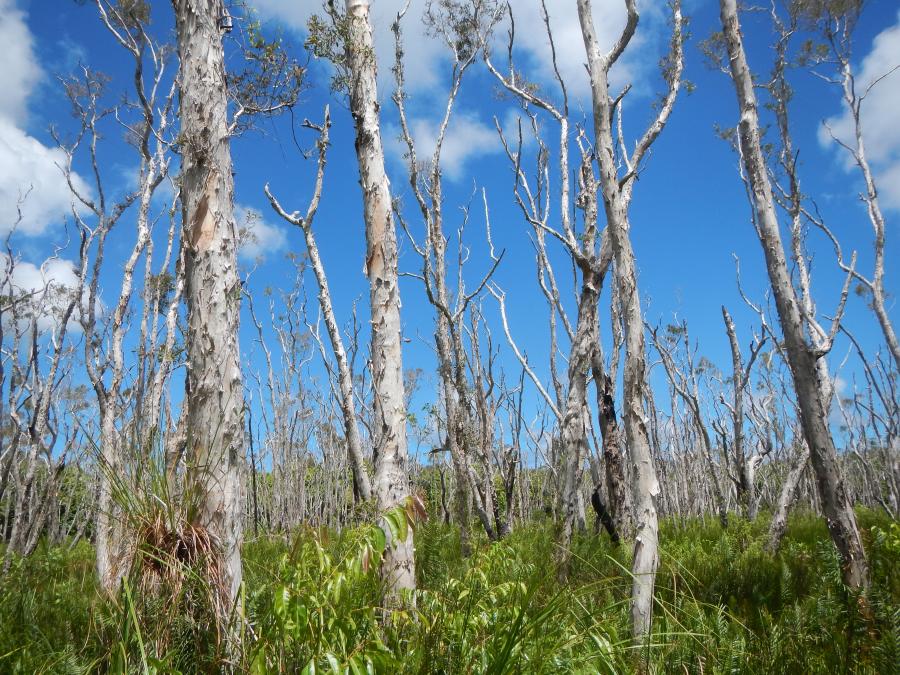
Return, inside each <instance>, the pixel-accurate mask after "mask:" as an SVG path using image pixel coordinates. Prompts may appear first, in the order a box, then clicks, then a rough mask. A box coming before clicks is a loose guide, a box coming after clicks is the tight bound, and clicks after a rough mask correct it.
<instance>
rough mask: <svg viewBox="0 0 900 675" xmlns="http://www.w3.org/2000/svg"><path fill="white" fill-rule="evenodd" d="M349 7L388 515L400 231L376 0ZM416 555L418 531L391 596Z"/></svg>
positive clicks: (402, 454) (410, 582)
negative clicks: (378, 59)
mask: <svg viewBox="0 0 900 675" xmlns="http://www.w3.org/2000/svg"><path fill="white" fill-rule="evenodd" d="M346 9H347V20H348V21H347V36H346V53H347V61H348V66H349V70H350V75H351V79H350V112H351V114H352V115H353V123H354V125H355V127H356V158H357V160H358V162H359V175H360V181H361V183H362V190H363V210H364V217H365V223H366V273H367V274H368V277H369V284H370V289H369V300H370V303H371V311H372V343H371V348H370V360H371V364H372V365H371V367H372V385H373V388H374V392H375V402H374V429H373V431H374V435H375V496H376V501H377V504H378V507H379V509H381V510H382V511H384V510H386V509H389V508H391V507H394V506H397V505H398V504H402V503H404V502H405V501H406V500H407V499H408V497H409V478H408V476H407V473H406V461H407V460H406V405H405V402H404V396H403V360H402V354H401V347H400V289H399V286H398V284H397V233H396V231H395V229H394V218H393V212H392V210H391V209H392V204H391V191H390V184H389V183H388V178H387V174H386V173H385V168H384V149H383V147H382V144H381V128H380V123H379V119H378V110H379V105H378V91H377V86H376V79H375V71H376V63H375V51H374V47H373V43H372V26H371V24H370V23H369V0H346ZM413 551H414V548H413V535H412V532H410V533H409V535H408V536H407V538H406V540H405V541H396V540H395V541H390V542H389V544H388V547H387V549H386V550H385V557H384V563H383V568H382V574H383V575H384V577H385V579H386V580H387V584H388V589H389V592H390V593H392V594H397V593H398V592H399V591H401V590H404V589H414V588H415V585H416V577H415V561H414V559H413Z"/></svg>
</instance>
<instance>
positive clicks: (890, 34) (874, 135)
mask: <svg viewBox="0 0 900 675" xmlns="http://www.w3.org/2000/svg"><path fill="white" fill-rule="evenodd" d="M897 66H900V13H898V15H897V23H895V24H894V25H893V26H890V27H889V28H886V29H885V30H883V31H882V32H881V33H879V34H878V35H877V36H876V37H875V40H874V41H873V42H872V50H871V51H870V52H869V53H868V54H867V55H866V56H865V58H863V60H862V63H861V64H859V66H858V67H857V69H856V89H857V91H858V92H863V91H865V90H866V88H867V87H868V86H869V85H870V84H871V83H873V82H875V81H876V80H878V79H879V78H882V77H884V76H885V75H887V74H888V73H891V74H889V75H887V77H884V79H883V80H881V81H880V82H878V84H876V85H875V86H874V87H873V88H872V89H871V91H870V92H869V94H868V95H867V96H866V98H865V101H863V104H862V128H863V140H864V141H865V143H866V157H867V159H868V160H869V163H870V164H871V166H872V169H873V171H874V172H875V177H876V182H877V184H878V189H879V195H880V197H881V202H882V206H884V207H885V208H890V209H895V210H900V125H898V124H897V110H898V109H900V71H898V70H894V69H896V68H897ZM892 70H893V72H891V71H892ZM829 128H830V129H831V133H833V134H834V136H835V137H836V138H838V139H840V140H842V141H844V142H846V143H848V144H849V145H850V146H851V147H853V145H854V140H853V139H854V132H853V120H852V118H851V116H850V113H849V112H848V111H847V110H846V109H845V110H844V111H843V113H842V114H840V115H836V116H834V117H831V118H829V119H828V120H826V122H825V124H824V125H823V126H822V127H821V128H820V130H819V141H820V142H821V143H822V144H823V145H824V146H829V145H832V144H833V143H834V141H833V140H832V138H831V134H830V133H829ZM840 152H843V150H840ZM845 168H846V169H847V170H848V171H852V170H855V164H853V160H852V158H849V157H847V158H846V162H845Z"/></svg>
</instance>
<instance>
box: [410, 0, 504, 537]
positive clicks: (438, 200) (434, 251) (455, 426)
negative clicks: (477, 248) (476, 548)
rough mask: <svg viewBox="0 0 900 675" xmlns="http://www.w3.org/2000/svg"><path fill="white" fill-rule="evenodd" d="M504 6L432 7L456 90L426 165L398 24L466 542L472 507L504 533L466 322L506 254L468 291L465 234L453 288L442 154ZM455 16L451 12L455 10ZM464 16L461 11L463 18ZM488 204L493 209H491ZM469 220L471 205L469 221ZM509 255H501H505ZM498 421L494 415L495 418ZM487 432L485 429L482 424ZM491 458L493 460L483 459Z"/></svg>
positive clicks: (428, 282)
mask: <svg viewBox="0 0 900 675" xmlns="http://www.w3.org/2000/svg"><path fill="white" fill-rule="evenodd" d="M499 12H500V10H499V9H498V6H497V5H496V3H493V2H486V1H479V2H474V3H472V5H471V6H470V7H468V6H467V7H466V8H465V9H463V8H462V7H455V6H450V5H446V4H444V3H436V5H429V6H428V9H427V10H426V16H425V19H426V22H427V25H428V28H429V29H430V30H432V31H434V32H435V33H436V35H437V36H439V37H441V38H442V39H443V40H444V41H445V42H446V44H447V45H448V46H449V51H450V55H451V62H452V75H451V84H450V89H449V91H448V93H447V97H446V104H445V106H444V113H443V115H442V118H441V122H440V126H439V130H438V133H437V138H436V140H435V146H434V151H433V153H432V155H431V157H430V160H429V162H427V163H426V164H425V165H424V167H422V166H420V162H419V159H418V155H417V151H416V145H415V141H414V139H413V137H412V134H411V132H410V124H409V120H408V117H407V112H406V105H405V100H406V96H407V95H406V92H405V91H404V80H403V78H404V64H403V44H402V32H401V22H402V19H403V15H404V13H405V10H404V12H401V13H400V14H399V15H398V16H397V18H396V20H395V22H394V24H393V31H394V36H395V55H396V58H395V64H394V75H395V79H396V83H397V87H396V91H395V93H394V97H393V99H394V103H395V105H396V106H397V110H398V112H399V116H400V128H401V137H402V139H403V143H404V145H405V146H406V158H407V160H408V167H409V172H408V175H409V185H410V188H411V190H412V193H413V196H414V198H415V202H416V205H417V207H418V210H419V212H420V215H421V218H422V221H423V225H424V230H425V235H424V240H423V241H422V243H421V244H420V243H416V240H415V238H414V236H413V235H412V233H411V231H410V228H409V226H408V224H407V223H406V221H405V220H404V219H403V217H402V215H401V213H400V211H399V210H398V211H397V216H398V218H399V219H400V221H401V224H402V225H403V227H404V229H405V230H406V232H407V235H408V237H409V239H410V241H411V242H412V245H413V249H414V250H415V251H416V253H417V254H418V255H419V256H420V257H421V259H422V274H421V276H420V277H419V278H420V279H421V280H422V282H423V284H424V286H425V292H426V295H427V297H428V301H429V302H430V303H431V305H432V306H433V307H434V308H435V314H436V316H435V331H434V340H435V346H436V350H437V357H438V372H439V374H440V377H441V384H442V389H443V400H444V406H445V408H446V425H447V439H446V447H447V449H448V450H449V452H450V458H451V461H452V463H453V468H454V472H455V474H456V487H457V495H456V497H457V499H456V511H457V518H458V520H459V524H460V528H461V534H462V537H463V540H464V541H466V540H467V537H468V535H467V531H468V512H469V509H470V508H471V507H470V504H471V506H473V507H474V509H475V513H476V515H477V516H478V519H479V521H480V522H481V525H482V527H483V528H484V531H485V532H486V533H487V535H488V537H489V538H490V539H496V538H497V537H498V531H497V528H496V526H495V524H494V523H493V522H492V519H493V511H494V508H493V504H494V502H495V499H494V495H493V491H494V487H493V481H492V480H491V477H492V476H493V470H492V464H491V462H490V448H485V447H483V446H482V447H481V448H480V453H478V454H482V455H483V453H488V454H487V455H483V456H482V457H480V458H477V459H481V460H482V461H481V465H482V473H483V474H484V475H483V477H482V479H481V480H479V478H478V476H477V473H476V471H475V468H474V466H473V461H474V460H475V459H476V457H475V455H476V453H477V452H478V450H479V448H478V443H477V433H476V426H477V425H476V423H475V411H474V410H473V401H472V400H471V386H470V382H469V380H468V378H467V376H466V350H465V347H464V344H463V338H464V323H463V322H464V319H465V316H466V312H467V310H468V309H469V305H470V303H471V302H472V300H473V299H475V298H476V297H477V296H478V295H479V294H480V293H481V291H482V290H483V288H484V286H485V284H486V283H487V281H488V280H489V278H490V277H491V275H492V274H493V272H494V271H495V270H496V268H497V266H498V265H499V262H500V259H499V257H498V258H497V259H496V260H494V262H493V264H492V265H491V267H490V269H489V270H488V272H487V273H486V274H485V276H484V278H483V279H482V280H481V282H480V283H478V284H477V285H476V287H475V289H474V291H473V292H470V293H467V292H466V289H465V287H464V285H463V269H462V267H463V263H464V262H465V260H464V256H463V254H462V251H463V244H462V233H463V227H460V228H459V230H458V235H457V236H458V237H459V238H460V241H459V247H460V255H459V257H458V266H459V269H458V270H457V288H456V289H455V299H453V297H452V296H453V294H454V291H453V290H452V289H451V287H450V284H449V281H448V276H449V271H448V262H447V243H448V238H447V235H446V234H445V232H444V229H445V226H444V212H443V179H442V174H441V152H442V149H443V143H444V139H445V136H446V132H447V129H448V127H449V125H450V124H451V121H452V114H453V108H454V104H455V102H456V98H457V96H458V94H459V91H460V88H461V86H462V82H463V77H464V75H465V73H466V71H467V70H468V69H469V67H470V66H471V65H472V63H474V62H475V59H476V58H477V57H478V55H479V54H480V52H481V49H482V48H483V46H484V42H485V40H486V39H487V36H488V35H489V33H490V29H491V27H492V26H493V24H494V23H495V22H496V20H497V18H498V16H499ZM451 14H453V16H452V17H451V16H450V15H451ZM456 14H458V16H457V15H456ZM485 208H486V207H485ZM467 218H468V209H466V211H465V214H464V219H467ZM501 255H502V254H501ZM491 424H493V420H491ZM482 429H483V428H482ZM484 457H487V458H488V461H487V462H485V461H483V459H484Z"/></svg>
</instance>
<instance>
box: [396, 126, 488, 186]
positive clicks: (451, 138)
mask: <svg viewBox="0 0 900 675" xmlns="http://www.w3.org/2000/svg"><path fill="white" fill-rule="evenodd" d="M439 131H440V121H439V120H431V119H417V120H413V121H411V122H410V133H411V134H412V137H413V143H415V146H416V156H417V158H418V159H419V161H430V160H431V157H432V156H433V155H434V147H435V144H436V143H437V137H438V133H439ZM385 134H386V135H388V137H389V138H388V140H387V143H386V148H387V150H388V152H389V153H390V154H391V155H392V156H393V157H394V158H395V159H405V155H406V152H407V147H406V143H405V142H404V141H403V140H402V139H401V138H400V129H399V127H397V126H394V125H387V126H386V128H385ZM501 147H502V146H501V145H500V141H499V137H498V136H497V130H496V129H495V128H494V126H493V124H491V125H488V124H486V123H484V122H483V121H481V120H480V119H479V118H478V117H477V116H476V115H474V114H472V113H468V112H457V113H456V114H455V115H454V116H453V117H451V118H450V125H449V126H448V127H447V132H446V134H445V136H444V142H443V144H442V146H441V171H442V172H443V175H444V176H445V177H446V178H447V179H448V180H451V181H454V180H458V179H460V178H462V177H463V176H464V175H465V172H464V168H465V166H466V163H467V162H469V161H470V160H473V159H477V158H478V157H483V156H485V155H490V154H494V153H496V152H499V151H500V150H501Z"/></svg>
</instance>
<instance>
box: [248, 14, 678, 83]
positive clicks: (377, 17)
mask: <svg viewBox="0 0 900 675" xmlns="http://www.w3.org/2000/svg"><path fill="white" fill-rule="evenodd" d="M406 2H407V0H377V1H376V2H373V3H372V10H371V11H372V25H373V29H374V37H375V53H376V55H377V57H378V63H379V65H380V68H379V79H380V82H379V84H380V86H381V90H382V95H384V93H385V92H386V91H389V90H390V89H391V88H392V86H393V80H392V75H391V67H392V66H393V63H394V36H393V33H392V32H391V29H390V28H391V23H392V22H393V20H394V18H395V17H396V16H397V13H398V12H399V11H400V10H401V9H402V8H403V6H404V5H405V4H406ZM342 4H343V3H342ZM511 5H512V11H513V16H514V17H515V23H516V46H517V49H518V50H520V51H521V52H522V53H523V54H524V56H525V58H526V60H527V61H528V63H527V64H524V63H523V64H520V66H525V65H527V66H528V71H529V72H528V76H529V78H530V79H535V80H540V81H544V82H549V81H550V80H551V79H552V78H553V71H552V63H551V59H550V42H549V40H548V38H547V33H546V29H545V27H544V22H543V19H542V18H541V11H540V3H539V2H538V0H512V2H511ZM254 6H255V7H256V8H257V9H258V10H259V12H260V14H261V15H262V16H263V17H265V18H270V19H276V20H279V21H281V22H283V23H284V24H286V25H287V26H289V27H290V28H292V29H294V30H297V31H299V32H300V33H301V34H304V35H305V32H306V24H307V21H308V20H309V18H310V16H312V15H313V14H315V13H321V12H322V3H321V2H317V1H316V0H307V1H306V2H297V0H256V1H255V2H254ZM547 6H548V10H549V12H550V24H551V27H552V29H553V38H554V43H555V46H556V55H557V62H558V64H559V68H560V72H561V73H562V75H563V77H564V78H565V79H566V81H567V85H568V86H569V87H570V93H572V94H574V95H576V96H581V95H587V93H588V79H587V74H586V73H585V70H584V65H583V64H584V62H585V55H584V42H583V41H582V38H581V27H580V24H579V23H578V13H577V9H576V4H575V2H574V0H573V1H572V2H548V3H547ZM663 6H664V3H662V2H660V1H659V0H639V1H638V7H639V9H640V11H641V23H640V26H639V28H638V32H637V34H636V35H635V38H634V41H633V42H632V45H631V48H630V49H629V51H628V53H626V55H625V56H624V57H623V59H622V60H621V62H620V63H619V64H617V65H616V67H615V69H614V71H613V78H612V81H613V84H614V85H621V84H624V83H625V82H632V83H634V84H635V85H636V87H637V86H638V85H639V84H640V83H639V82H638V80H640V79H641V78H643V77H644V76H645V75H647V74H648V69H655V68H656V58H655V57H653V58H649V57H648V53H647V49H648V48H649V47H650V45H649V41H650V38H649V36H651V35H653V34H654V33H655V32H656V31H657V30H658V29H659V27H660V26H661V25H663V23H664V22H663V21H661V19H662V16H663V14H662V9H661V8H662V7H663ZM424 7H425V0H412V2H411V4H410V9H409V11H408V12H407V15H406V16H407V18H406V26H405V31H404V34H403V35H404V49H405V51H406V55H407V58H406V60H405V61H404V71H405V73H404V74H405V78H406V85H407V88H408V89H409V90H410V91H411V92H415V91H416V90H422V89H429V88H431V87H433V86H435V85H438V84H445V83H446V81H447V74H446V72H445V71H444V70H442V68H441V67H440V65H441V61H442V60H443V59H445V58H446V55H447V48H446V46H445V45H444V44H443V43H442V42H441V41H440V40H437V39H435V38H433V37H432V36H429V35H428V33H427V31H425V30H424V29H423V27H422V26H421V25H416V23H415V22H416V21H417V19H418V17H421V16H422V12H423V9H424ZM593 10H594V24H595V28H596V30H597V38H598V40H599V41H600V44H601V46H605V47H607V48H608V47H610V46H611V45H612V44H613V42H614V41H615V39H616V38H617V37H618V35H619V33H620V32H621V30H622V27H623V26H624V25H625V16H626V14H625V3H624V2H622V1H621V0H595V1H594V3H593ZM497 33H498V35H497V38H498V40H502V39H505V34H506V31H505V28H501V29H500V30H498V31H497Z"/></svg>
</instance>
